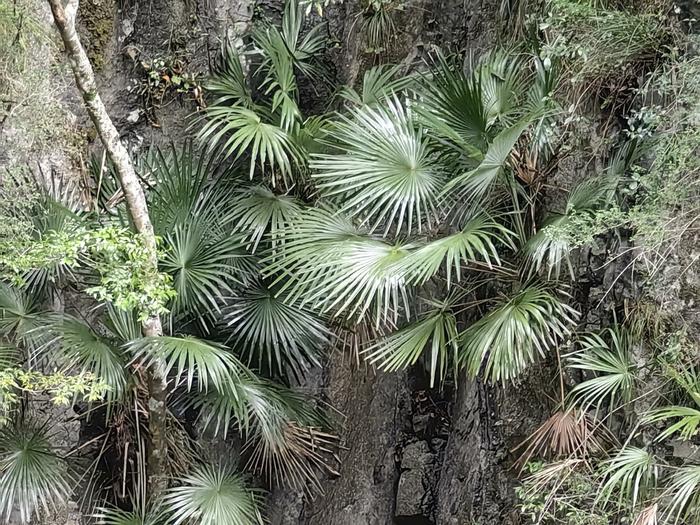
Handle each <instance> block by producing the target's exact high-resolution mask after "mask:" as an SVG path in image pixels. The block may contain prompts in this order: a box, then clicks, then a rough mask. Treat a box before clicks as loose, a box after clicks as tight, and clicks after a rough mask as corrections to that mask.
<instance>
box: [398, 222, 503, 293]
mask: <svg viewBox="0 0 700 525" xmlns="http://www.w3.org/2000/svg"><path fill="white" fill-rule="evenodd" d="M512 235H513V234H512V232H510V231H509V230H508V229H507V228H505V227H504V226H502V225H500V224H499V223H498V222H496V221H494V220H493V219H490V218H488V217H486V216H485V215H480V216H477V217H474V218H473V219H471V220H470V221H469V222H468V223H467V224H466V225H465V226H464V227H463V228H462V230H461V231H460V232H458V233H455V234H452V235H449V236H447V237H443V238H442V239H436V240H434V241H431V242H429V243H427V244H425V245H423V246H420V247H418V248H416V249H415V250H413V251H411V253H410V254H409V255H407V256H406V257H405V258H404V259H402V260H401V261H399V263H398V264H397V267H398V268H399V272H400V273H401V274H402V275H403V276H404V277H405V278H406V280H407V281H408V282H410V283H411V284H414V285H421V284H424V283H425V282H426V281H427V280H428V279H430V278H431V277H433V276H434V275H435V274H436V273H437V272H438V271H439V270H440V267H441V266H442V265H443V262H444V265H445V270H446V277H447V286H448V288H449V287H450V285H451V284H452V279H453V272H454V276H455V277H456V280H457V281H460V279H461V274H462V266H463V265H465V264H468V263H469V262H470V261H477V260H482V261H483V262H485V263H486V264H487V265H488V267H489V268H491V267H492V265H493V263H495V264H500V263H501V260H500V258H499V256H498V251H497V249H496V244H505V245H510V237H511V236H512Z"/></svg>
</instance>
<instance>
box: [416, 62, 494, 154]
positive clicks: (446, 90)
mask: <svg viewBox="0 0 700 525" xmlns="http://www.w3.org/2000/svg"><path fill="white" fill-rule="evenodd" d="M424 87H425V90H424V91H423V93H422V95H423V96H422V98H421V100H420V104H419V106H418V111H419V113H420V115H421V117H422V118H423V120H424V121H425V122H426V123H427V126H428V127H430V129H432V130H434V131H436V132H437V133H438V134H440V135H441V136H442V137H443V138H445V139H447V140H448V141H449V142H451V143H452V144H453V145H454V147H455V148H456V149H457V150H459V151H461V152H462V153H463V154H466V155H467V156H473V155H474V154H477V155H478V154H479V152H480V151H482V150H483V148H484V147H485V146H486V142H487V138H488V137H487V131H488V117H487V113H486V106H485V103H484V99H483V93H482V87H481V82H480V80H479V78H478V76H476V75H471V76H466V75H465V74H464V73H463V71H462V68H461V65H460V64H457V63H454V64H452V63H450V61H448V60H447V59H445V58H444V57H443V56H441V55H439V56H438V57H437V64H436V67H434V68H433V70H432V72H431V74H430V75H428V76H427V77H426V78H425V81H424Z"/></svg>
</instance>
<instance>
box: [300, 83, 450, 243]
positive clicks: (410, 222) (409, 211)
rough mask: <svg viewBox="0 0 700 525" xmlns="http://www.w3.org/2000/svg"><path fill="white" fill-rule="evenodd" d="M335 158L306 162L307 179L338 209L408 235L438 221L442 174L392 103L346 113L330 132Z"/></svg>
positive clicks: (407, 115)
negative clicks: (309, 175) (308, 166)
mask: <svg viewBox="0 0 700 525" xmlns="http://www.w3.org/2000/svg"><path fill="white" fill-rule="evenodd" d="M330 139H331V141H332V143H333V145H334V146H335V147H337V148H338V149H339V151H338V152H337V153H328V154H317V155H314V156H313V157H312V160H311V168H312V169H314V170H316V173H314V174H312V176H313V177H314V178H315V179H316V180H318V181H319V188H320V189H321V190H322V192H323V193H324V194H325V195H326V196H327V197H330V198H335V199H336V200H337V201H338V202H339V205H340V207H341V210H342V211H343V212H345V213H348V214H350V215H352V216H355V217H360V218H361V219H362V221H363V223H367V224H369V225H370V231H374V230H376V229H379V228H382V229H383V230H384V235H386V234H387V233H388V232H389V230H390V229H391V228H394V227H395V228H396V230H397V231H401V230H403V229H405V230H406V231H407V232H408V233H411V231H413V230H414V228H415V229H417V230H418V231H419V232H420V231H421V230H422V228H423V225H424V223H425V224H427V225H428V227H430V226H431V225H432V224H434V223H435V222H436V221H437V219H438V217H439V207H440V201H439V199H438V194H439V192H440V190H441V189H442V186H443V182H444V181H445V173H444V172H443V168H442V167H441V164H440V163H439V162H437V159H436V158H435V155H434V152H433V150H432V149H431V144H430V140H429V139H428V137H427V136H426V135H425V134H424V133H423V132H422V131H421V130H420V128H418V127H417V126H416V123H415V122H414V119H413V116H412V113H411V110H410V109H407V108H405V107H403V105H402V103H401V102H400V101H399V100H398V98H396V97H394V98H393V99H391V100H388V101H386V103H385V104H384V105H382V106H377V107H368V106H364V107H361V108H356V109H353V110H351V117H350V118H348V117H344V116H341V117H339V120H338V121H337V122H336V123H335V126H334V127H333V128H332V129H331V131H330Z"/></svg>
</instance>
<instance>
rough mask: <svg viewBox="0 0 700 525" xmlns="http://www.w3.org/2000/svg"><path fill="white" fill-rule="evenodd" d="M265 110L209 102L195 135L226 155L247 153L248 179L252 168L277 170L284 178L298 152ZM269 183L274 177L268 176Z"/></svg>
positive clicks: (235, 155) (288, 174) (298, 160)
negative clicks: (269, 178) (201, 123)
mask: <svg viewBox="0 0 700 525" xmlns="http://www.w3.org/2000/svg"><path fill="white" fill-rule="evenodd" d="M268 113H269V112H267V110H265V108H263V107H261V106H255V107H254V108H252V109H249V108H244V107H241V106H226V105H221V104H218V105H215V104H212V105H210V106H209V107H207V109H206V111H205V116H206V120H205V121H204V125H203V126H202V128H201V129H200V130H199V132H198V134H197V138H198V140H199V141H200V143H202V144H208V150H209V151H213V150H214V149H215V148H217V147H220V148H221V150H222V152H223V154H224V156H225V157H226V158H231V157H233V158H234V160H235V159H239V158H241V157H242V156H243V155H244V154H249V155H250V170H249V174H250V178H251V179H252V178H253V174H254V173H255V167H256V166H259V167H260V169H261V170H263V171H264V170H265V169H266V168H269V169H270V170H271V171H272V172H273V173H274V172H275V169H277V170H278V171H279V172H280V174H281V175H282V177H283V178H284V180H285V181H287V182H289V181H290V180H291V176H292V166H294V165H297V164H299V163H300V154H299V152H298V151H297V147H296V145H295V143H294V141H293V139H292V136H291V135H290V134H289V133H288V132H287V131H285V130H284V129H283V128H281V127H279V126H278V125H277V124H275V123H273V122H271V120H270V116H269V114H268ZM272 182H273V185H274V183H275V177H272Z"/></svg>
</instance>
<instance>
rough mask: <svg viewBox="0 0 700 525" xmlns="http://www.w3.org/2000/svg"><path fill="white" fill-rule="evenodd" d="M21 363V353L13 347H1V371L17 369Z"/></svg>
mask: <svg viewBox="0 0 700 525" xmlns="http://www.w3.org/2000/svg"><path fill="white" fill-rule="evenodd" d="M19 363H20V353H19V350H17V348H15V347H12V346H4V345H0V370H5V369H6V368H15V367H17V366H18V365H19Z"/></svg>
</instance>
